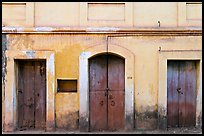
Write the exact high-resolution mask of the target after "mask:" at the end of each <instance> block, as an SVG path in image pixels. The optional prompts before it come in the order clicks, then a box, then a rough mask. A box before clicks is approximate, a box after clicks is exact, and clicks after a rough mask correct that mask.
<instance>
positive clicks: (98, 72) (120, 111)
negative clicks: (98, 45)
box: [89, 55, 125, 131]
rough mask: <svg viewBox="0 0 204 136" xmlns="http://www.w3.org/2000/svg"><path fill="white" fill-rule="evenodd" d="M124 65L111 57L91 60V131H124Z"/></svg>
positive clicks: (103, 56) (118, 59) (101, 56)
mask: <svg viewBox="0 0 204 136" xmlns="http://www.w3.org/2000/svg"><path fill="white" fill-rule="evenodd" d="M124 65H125V63H124V59H122V58H120V57H116V56H112V55H100V56H97V57H94V58H92V59H90V60H89V89H90V93H89V94H90V131H103V130H119V129H123V127H124V91H125V82H124V70H125V69H124Z"/></svg>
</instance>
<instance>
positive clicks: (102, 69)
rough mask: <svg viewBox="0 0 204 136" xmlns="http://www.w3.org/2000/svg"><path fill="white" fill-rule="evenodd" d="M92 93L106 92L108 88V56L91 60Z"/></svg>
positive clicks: (90, 87)
mask: <svg viewBox="0 0 204 136" xmlns="http://www.w3.org/2000/svg"><path fill="white" fill-rule="evenodd" d="M89 73H90V74H89V81H90V82H89V89H90V91H105V89H106V88H107V56H106V55H100V56H97V57H94V58H92V59H90V60H89Z"/></svg>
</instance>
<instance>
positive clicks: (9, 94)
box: [4, 50, 55, 132]
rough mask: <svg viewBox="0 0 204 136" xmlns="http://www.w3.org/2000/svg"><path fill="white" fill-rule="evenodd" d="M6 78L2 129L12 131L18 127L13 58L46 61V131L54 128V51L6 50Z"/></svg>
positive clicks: (15, 68) (15, 67)
mask: <svg viewBox="0 0 204 136" xmlns="http://www.w3.org/2000/svg"><path fill="white" fill-rule="evenodd" d="M6 58H7V76H6V77H7V78H6V82H5V111H4V112H5V113H6V114H5V120H4V131H6V132H10V131H11V132H12V131H14V130H16V129H17V127H18V122H17V121H18V115H17V113H18V112H17V110H18V104H17V99H18V96H17V82H16V71H17V66H16V63H15V59H17V60H20V59H23V60H37V59H43V60H45V61H46V121H45V123H46V125H45V127H46V131H51V130H54V129H55V113H54V111H55V108H54V107H55V106H54V105H55V104H54V101H55V99H54V94H55V65H54V64H55V62H54V60H55V53H54V52H53V51H34V50H27V51H16V50H13V51H6Z"/></svg>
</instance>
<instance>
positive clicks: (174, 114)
mask: <svg viewBox="0 0 204 136" xmlns="http://www.w3.org/2000/svg"><path fill="white" fill-rule="evenodd" d="M167 65H168V66H167V67H168V69H167V91H168V92H167V96H168V101H167V118H168V119H167V123H168V127H190V126H195V122H196V62H195V61H168V64H167Z"/></svg>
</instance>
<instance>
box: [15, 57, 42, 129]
mask: <svg viewBox="0 0 204 136" xmlns="http://www.w3.org/2000/svg"><path fill="white" fill-rule="evenodd" d="M45 73H46V69H45V61H18V89H17V93H18V127H19V129H44V127H45V115H46V110H45V109H46V108H45V107H46V105H45V102H46V76H45V75H46V74H45Z"/></svg>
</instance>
